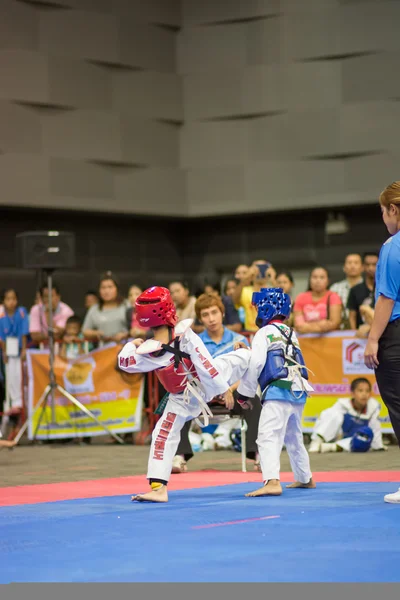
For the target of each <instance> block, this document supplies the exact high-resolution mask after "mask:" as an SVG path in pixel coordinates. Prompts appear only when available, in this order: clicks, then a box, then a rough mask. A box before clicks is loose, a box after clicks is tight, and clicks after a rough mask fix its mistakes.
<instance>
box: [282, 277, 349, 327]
mask: <svg viewBox="0 0 400 600" xmlns="http://www.w3.org/2000/svg"><path fill="white" fill-rule="evenodd" d="M328 288H329V274H328V271H327V270H326V269H325V268H324V267H315V268H314V269H313V270H312V271H311V275H310V283H309V290H308V291H307V292H303V293H301V294H299V295H298V296H297V298H296V302H295V304H294V309H293V312H294V324H295V329H296V331H298V332H299V333H327V332H328V331H334V330H336V329H339V327H340V322H341V313H342V301H341V300H340V297H339V296H338V294H336V293H335V292H332V291H329V289H328Z"/></svg>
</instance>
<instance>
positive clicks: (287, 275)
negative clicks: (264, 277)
mask: <svg viewBox="0 0 400 600" xmlns="http://www.w3.org/2000/svg"><path fill="white" fill-rule="evenodd" d="M281 275H284V276H285V277H287V278H288V279H289V281H290V283H291V284H293V285H294V278H293V275H292V274H291V272H290V271H279V272H278V273H277V275H276V278H277V279H278V277H280V276H281Z"/></svg>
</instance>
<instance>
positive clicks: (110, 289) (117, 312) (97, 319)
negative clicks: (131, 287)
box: [83, 271, 129, 343]
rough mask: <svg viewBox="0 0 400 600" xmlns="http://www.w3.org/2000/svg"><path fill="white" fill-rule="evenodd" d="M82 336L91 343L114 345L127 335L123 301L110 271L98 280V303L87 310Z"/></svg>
mask: <svg viewBox="0 0 400 600" xmlns="http://www.w3.org/2000/svg"><path fill="white" fill-rule="evenodd" d="M83 335H84V336H85V338H86V339H88V340H89V341H91V342H98V341H104V342H116V343H119V342H121V341H122V340H124V339H126V338H127V337H128V335H129V334H128V328H127V324H126V307H125V304H124V299H123V297H122V295H121V293H120V291H119V285H118V282H117V280H116V278H115V277H114V276H113V275H112V273H111V272H110V271H108V272H107V273H106V274H105V275H103V276H102V277H101V279H100V287H99V303H98V304H95V305H94V306H92V307H91V308H90V309H89V311H88V313H87V315H86V317H85V320H84V322H83Z"/></svg>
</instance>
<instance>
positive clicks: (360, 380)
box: [350, 377, 372, 392]
mask: <svg viewBox="0 0 400 600" xmlns="http://www.w3.org/2000/svg"><path fill="white" fill-rule="evenodd" d="M360 383H366V384H367V385H368V387H369V389H370V391H371V390H372V385H371V382H370V381H368V379H366V378H365V377H357V379H353V381H352V382H351V385H350V389H351V391H352V392H354V391H355V390H356V388H357V387H358V386H359V385H360Z"/></svg>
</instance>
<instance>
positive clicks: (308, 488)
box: [286, 478, 317, 490]
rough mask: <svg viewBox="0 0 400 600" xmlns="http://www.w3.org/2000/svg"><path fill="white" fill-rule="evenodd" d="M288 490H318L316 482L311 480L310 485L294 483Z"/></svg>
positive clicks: (288, 486)
mask: <svg viewBox="0 0 400 600" xmlns="http://www.w3.org/2000/svg"><path fill="white" fill-rule="evenodd" d="M286 487H287V488H289V489H290V488H291V489H293V488H304V489H307V490H313V489H314V488H316V487H317V486H316V484H315V481H314V480H313V479H312V478H311V479H310V481H309V482H308V483H300V481H295V482H294V483H290V484H289V485H287V486H286Z"/></svg>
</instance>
